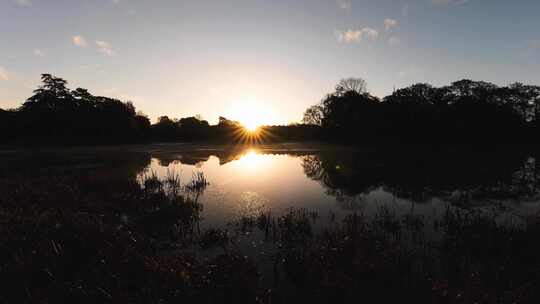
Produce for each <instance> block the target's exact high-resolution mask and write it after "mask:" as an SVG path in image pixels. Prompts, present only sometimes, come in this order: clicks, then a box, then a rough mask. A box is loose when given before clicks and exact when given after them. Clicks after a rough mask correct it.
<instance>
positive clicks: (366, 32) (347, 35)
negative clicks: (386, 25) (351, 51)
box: [336, 27, 379, 43]
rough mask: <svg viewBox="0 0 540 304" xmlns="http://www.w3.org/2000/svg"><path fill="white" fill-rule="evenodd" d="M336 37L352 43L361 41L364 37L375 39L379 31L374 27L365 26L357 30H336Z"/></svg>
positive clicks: (340, 40) (341, 40)
mask: <svg viewBox="0 0 540 304" xmlns="http://www.w3.org/2000/svg"><path fill="white" fill-rule="evenodd" d="M336 37H337V40H338V41H339V42H344V43H354V42H360V41H362V39H363V38H364V37H366V38H368V39H371V40H375V39H377V38H378V37H379V32H378V31H377V30H375V29H372V28H369V27H365V28H362V29H358V30H347V31H345V32H340V31H336Z"/></svg>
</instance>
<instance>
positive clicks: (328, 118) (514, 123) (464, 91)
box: [303, 78, 540, 143]
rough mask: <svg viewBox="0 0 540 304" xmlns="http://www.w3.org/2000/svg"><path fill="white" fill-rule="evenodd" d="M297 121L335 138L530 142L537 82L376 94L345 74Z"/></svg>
mask: <svg viewBox="0 0 540 304" xmlns="http://www.w3.org/2000/svg"><path fill="white" fill-rule="evenodd" d="M303 122H304V123H307V124H312V125H317V126H320V127H321V129H322V131H323V136H324V138H326V139H331V140H335V141H340V142H343V141H345V142H355V143H360V142H409V143H410V142H423V143H438V142H451V143H476V142H492V143H536V142H537V141H538V134H539V131H540V87H539V86H532V85H524V84H522V83H514V84H511V85H509V86H505V87H499V86H497V85H495V84H492V83H489V82H484V81H472V80H468V79H465V80H460V81H456V82H454V83H452V84H451V85H449V86H444V87H434V86H432V85H430V84H426V83H418V84H414V85H411V86H409V87H406V88H403V89H399V90H396V91H395V92H393V93H392V94H391V95H389V96H386V97H384V98H382V99H379V98H377V97H375V96H373V95H371V94H370V93H369V92H368V91H367V85H366V82H365V81H364V80H362V79H357V78H350V79H344V80H341V81H340V83H339V84H338V85H337V86H336V89H335V92H333V93H331V94H328V95H327V96H326V97H325V98H324V99H323V100H322V101H321V102H320V103H319V104H317V105H314V106H311V107H310V108H308V109H307V110H306V112H305V113H304V118H303Z"/></svg>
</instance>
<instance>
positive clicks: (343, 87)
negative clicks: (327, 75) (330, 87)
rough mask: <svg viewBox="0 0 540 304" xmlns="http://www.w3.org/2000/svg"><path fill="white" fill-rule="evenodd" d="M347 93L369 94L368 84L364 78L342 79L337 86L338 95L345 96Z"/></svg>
mask: <svg viewBox="0 0 540 304" xmlns="http://www.w3.org/2000/svg"><path fill="white" fill-rule="evenodd" d="M347 92H356V93H358V94H364V93H367V82H366V81H365V80H364V79H362V78H346V79H341V80H340V81H339V83H338V84H337V86H336V93H337V94H338V95H343V94H345V93H347Z"/></svg>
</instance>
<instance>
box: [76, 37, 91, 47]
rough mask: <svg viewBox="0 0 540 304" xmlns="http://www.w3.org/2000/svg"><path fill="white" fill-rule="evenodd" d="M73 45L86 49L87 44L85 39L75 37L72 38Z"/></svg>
mask: <svg viewBox="0 0 540 304" xmlns="http://www.w3.org/2000/svg"><path fill="white" fill-rule="evenodd" d="M72 41H73V44H74V45H76V46H78V47H83V48H85V47H88V42H86V39H85V38H84V37H83V36H80V35H77V36H73V38H72Z"/></svg>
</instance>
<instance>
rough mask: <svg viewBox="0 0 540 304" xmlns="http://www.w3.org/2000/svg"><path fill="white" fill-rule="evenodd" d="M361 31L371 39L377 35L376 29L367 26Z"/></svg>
mask: <svg viewBox="0 0 540 304" xmlns="http://www.w3.org/2000/svg"><path fill="white" fill-rule="evenodd" d="M362 33H364V35H366V36H367V37H368V38H370V39H371V40H375V39H377V38H378V37H379V32H378V31H377V30H375V29H372V28H369V27H365V28H363V29H362Z"/></svg>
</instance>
